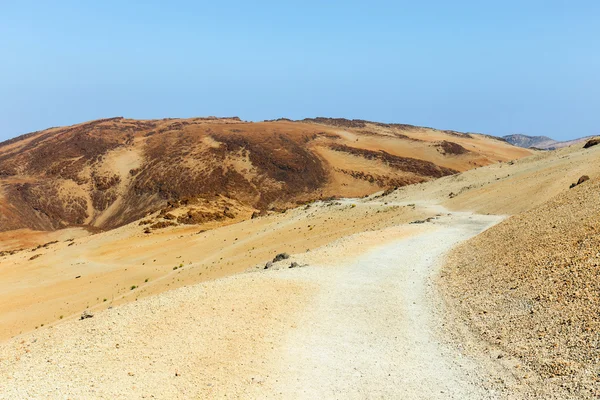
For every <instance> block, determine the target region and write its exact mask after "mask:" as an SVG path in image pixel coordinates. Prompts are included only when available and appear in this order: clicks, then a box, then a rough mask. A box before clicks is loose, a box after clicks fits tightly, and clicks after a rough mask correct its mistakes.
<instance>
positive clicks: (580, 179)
mask: <svg viewBox="0 0 600 400" xmlns="http://www.w3.org/2000/svg"><path fill="white" fill-rule="evenodd" d="M589 180H590V177H589V176H587V175H582V176H581V178H579V180H578V181H577V183H571V186H569V189H573V188H574V187H575V186H577V185H581V184H582V183H583V182H585V181H589Z"/></svg>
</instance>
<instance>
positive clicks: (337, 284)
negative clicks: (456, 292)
mask: <svg viewBox="0 0 600 400" xmlns="http://www.w3.org/2000/svg"><path fill="white" fill-rule="evenodd" d="M498 221H499V218H498V217H490V216H481V215H472V214H468V213H455V214H453V215H452V216H446V217H442V218H441V219H440V220H439V221H436V222H434V224H435V225H436V227H437V228H438V229H435V230H434V231H433V232H426V233H422V234H420V235H418V236H415V237H410V238H407V239H403V240H400V241H396V242H392V243H390V244H387V245H384V246H381V247H378V248H376V249H374V250H371V251H369V252H368V253H366V254H364V255H363V256H362V257H360V258H359V259H358V260H356V262H355V263H353V264H352V265H349V266H347V267H344V268H336V269H328V270H320V269H318V268H314V269H311V270H310V271H306V272H307V274H306V275H307V276H306V277H305V279H310V280H312V281H313V282H317V283H318V284H319V285H320V287H321V291H320V295H319V296H317V298H316V299H315V301H314V303H313V305H312V306H311V307H307V310H306V312H305V314H304V315H303V316H302V319H301V322H300V323H299V326H300V327H301V328H300V329H298V330H296V331H295V332H293V334H292V335H290V337H289V338H288V340H287V343H286V345H285V348H284V349H283V353H284V354H285V356H284V357H283V359H282V362H281V364H280V370H281V371H282V372H283V375H284V376H283V377H282V378H283V379H280V380H279V383H280V384H279V385H277V386H276V391H278V393H277V394H279V395H281V396H282V397H283V398H307V399H309V398H345V399H348V398H355V399H365V398H402V399H434V398H441V399H448V398H456V399H475V398H493V395H492V394H491V393H489V392H487V391H485V390H484V389H483V387H482V385H481V383H480V382H478V381H477V379H478V378H477V375H476V373H475V370H476V369H477V367H476V366H475V365H472V364H471V362H470V361H469V360H468V359H466V358H464V357H463V356H462V355H461V354H460V353H459V352H458V351H457V350H456V349H453V348H450V347H447V346H445V345H443V344H442V343H440V342H439V341H438V340H436V338H435V335H434V334H433V332H434V330H435V329H436V323H438V322H439V321H438V320H437V317H436V312H435V311H436V309H437V307H439V304H436V303H437V300H436V299H435V297H434V294H433V293H432V292H431V290H430V278H431V277H432V275H433V274H434V273H435V272H436V271H437V269H438V267H439V266H440V260H441V257H442V256H443V255H444V253H446V252H447V251H448V250H449V249H450V248H452V247H453V246H454V245H455V244H457V243H459V242H461V241H463V240H466V239H468V238H470V237H472V236H474V235H476V234H478V233H479V232H481V231H483V230H484V229H486V228H488V227H489V226H491V225H493V224H494V223H496V222H498ZM432 297H433V298H432Z"/></svg>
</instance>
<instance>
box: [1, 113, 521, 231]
mask: <svg viewBox="0 0 600 400" xmlns="http://www.w3.org/2000/svg"><path fill="white" fill-rule="evenodd" d="M528 154H529V152H528V151H526V150H521V149H517V148H513V147H511V146H509V145H507V144H506V143H502V142H499V141H495V140H492V139H489V138H488V137H485V136H482V135H479V136H474V135H465V134H460V133H457V132H450V131H437V130H434V129H429V128H420V127H414V126H409V125H389V124H379V123H373V122H368V121H358V120H344V119H328V118H316V119H312V120H304V121H289V120H278V121H270V122H260V123H249V122H243V121H241V120H239V119H238V118H192V119H185V120H184V119H164V120H149V121H138V120H130V119H125V118H110V119H104V120H98V121H92V122H87V123H83V124H78V125H74V126H71V127H65V128H51V129H47V130H44V131H40V132H33V133H30V134H27V135H23V136H21V137H18V138H15V139H12V140H9V141H6V142H3V143H0V188H1V190H0V232H1V231H10V230H15V229H23V228H27V229H31V230H36V231H40V230H46V231H48V230H56V229H62V228H66V227H75V226H78V227H85V228H87V229H89V230H91V231H93V230H94V229H103V230H106V229H112V228H116V227H119V226H122V225H125V224H127V223H130V222H133V221H136V220H139V219H141V218H143V217H146V216H147V215H149V214H152V213H158V212H160V211H163V213H162V214H160V217H159V218H158V219H157V218H156V217H157V215H154V216H153V219H152V221H151V223H150V224H149V229H156V228H160V227H164V226H167V225H176V224H184V223H198V222H203V221H206V220H209V219H212V220H221V221H227V220H228V219H231V218H232V217H233V216H236V215H243V216H244V217H249V216H250V215H252V214H253V213H255V212H256V213H259V214H260V213H264V212H266V211H268V210H277V209H285V208H289V207H294V206H296V205H297V204H302V203H304V202H307V201H312V200H315V199H325V198H330V197H347V196H363V195H366V194H370V193H373V192H376V191H378V190H382V189H388V188H393V187H398V186H403V185H408V184H412V183H418V182H424V181H427V180H431V179H435V178H438V177H441V176H446V175H451V174H455V173H457V172H459V171H464V170H466V169H470V168H473V167H476V166H481V165H488V164H490V163H493V162H497V161H499V160H507V159H513V158H519V157H523V156H525V155H528ZM177 210H179V211H177ZM167 213H170V214H171V215H173V216H174V218H170V219H168V221H165V220H164V218H162V217H164V216H165V215H167ZM184 214H185V215H186V216H184Z"/></svg>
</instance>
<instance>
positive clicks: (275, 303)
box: [0, 213, 498, 399]
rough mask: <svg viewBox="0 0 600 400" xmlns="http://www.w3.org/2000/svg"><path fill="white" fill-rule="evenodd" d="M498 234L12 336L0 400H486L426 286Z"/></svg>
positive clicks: (419, 239)
mask: <svg viewBox="0 0 600 400" xmlns="http://www.w3.org/2000/svg"><path fill="white" fill-rule="evenodd" d="M497 221H498V218H497V217H486V216H473V215H470V214H466V213H455V214H453V215H452V216H444V217H440V218H439V219H438V220H434V221H432V222H429V223H427V225H428V226H429V227H428V228H427V229H426V230H425V233H420V234H418V235H417V236H412V237H409V238H406V239H401V240H396V241H393V242H388V243H387V244H383V245H380V246H377V247H375V248H372V249H371V250H370V251H368V252H367V253H364V254H363V255H361V256H360V257H359V258H357V259H355V260H354V261H353V262H351V263H349V264H346V265H339V266H337V267H331V266H327V267H326V266H318V265H313V264H311V266H309V267H305V268H295V269H287V268H286V269H281V270H273V271H264V272H253V273H247V274H241V275H237V276H233V277H229V278H225V279H221V280H218V281H214V282H208V283H205V284H200V285H195V286H193V287H186V288H181V289H177V290H174V291H171V292H166V293H163V294H161V295H158V296H152V297H149V298H146V299H141V300H140V301H137V302H134V303H130V304H126V305H123V306H119V307H115V308H114V309H111V310H106V311H104V312H100V313H97V314H96V316H95V317H94V318H91V319H87V320H84V321H65V322H64V323H61V324H58V325H57V326H54V327H45V328H43V329H40V330H39V331H36V332H33V333H30V334H26V335H22V336H21V337H18V338H15V339H12V340H9V341H7V342H4V343H2V344H1V345H0V399H21V398H42V399H43V398H48V399H54V398H91V399H93V398H107V399H109V398H110V399H119V398H122V399H126V398H127V399H130V398H136V399H137V398H181V399H184V398H185V399H188V398H225V397H227V398H277V399H295V398H300V399H304V398H306V399H312V398H328V399H329V398H331V399H336V398H344V399H347V398H350V399H366V398H369V399H370V398H403V399H435V398H443V399H448V398H457V399H471V398H473V399H479V398H481V399H487V398H494V394H493V393H492V392H490V391H488V390H485V389H484V383H485V377H484V376H482V375H481V371H479V369H478V367H477V366H476V365H474V364H473V363H472V362H471V361H469V359H467V358H466V357H464V356H462V355H461V354H460V352H459V351H457V350H456V348H455V347H454V346H448V345H445V344H443V343H441V342H440V341H439V340H438V339H437V335H436V334H435V332H436V331H437V329H438V328H439V326H440V324H441V322H440V321H441V319H440V318H439V316H437V315H436V312H437V311H436V310H439V309H440V308H439V304H437V303H438V299H436V298H435V296H432V291H431V290H430V289H431V287H430V278H431V277H432V276H433V274H434V273H435V272H436V270H437V268H438V267H439V262H440V259H441V256H442V255H443V254H444V253H445V252H446V251H448V250H449V249H450V248H451V247H452V246H454V245H455V244H456V243H458V242H460V241H463V240H465V239H467V238H469V237H471V236H473V235H476V234H477V233H479V232H481V231H482V230H483V229H485V228H487V227H488V226H490V225H491V224H493V223H495V222H497ZM369 234H370V235H371V236H372V235H376V233H374V232H370V233H369ZM363 238H364V236H363ZM361 240H362V239H361V236H360V235H357V236H356V237H355V238H351V239H346V240H341V241H340V242H339V244H338V249H337V250H336V251H337V252H338V253H339V254H344V253H346V252H349V251H350V250H351V249H352V248H353V247H356V246H357V245H358V243H359V242H360V241H361ZM334 249H335V246H334ZM327 251H328V252H329V253H331V252H332V248H331V246H329V247H328V249H327ZM312 253H313V252H311V253H310V254H312ZM333 253H334V254H335V251H334V252H333ZM303 257H305V256H303ZM310 257H314V260H318V251H317V252H315V254H314V256H312V255H309V256H308V258H307V260H308V261H310Z"/></svg>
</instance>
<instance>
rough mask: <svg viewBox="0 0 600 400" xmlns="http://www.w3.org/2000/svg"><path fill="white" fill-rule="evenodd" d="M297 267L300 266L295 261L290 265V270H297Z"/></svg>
mask: <svg viewBox="0 0 600 400" xmlns="http://www.w3.org/2000/svg"><path fill="white" fill-rule="evenodd" d="M299 266H300V264H298V263H297V262H296V261H294V262H292V263H291V264H290V268H298V267H299Z"/></svg>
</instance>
